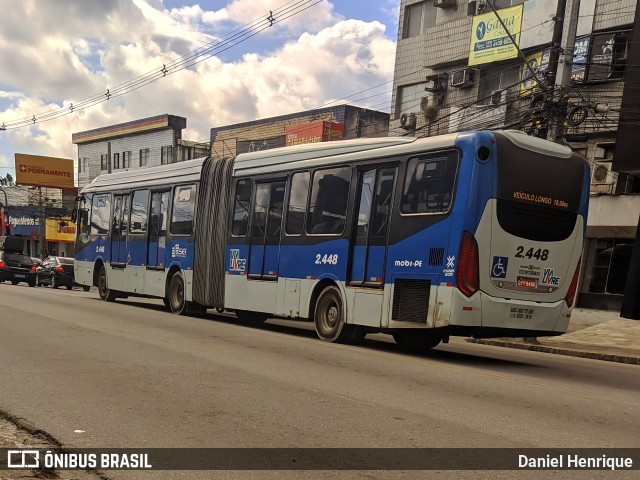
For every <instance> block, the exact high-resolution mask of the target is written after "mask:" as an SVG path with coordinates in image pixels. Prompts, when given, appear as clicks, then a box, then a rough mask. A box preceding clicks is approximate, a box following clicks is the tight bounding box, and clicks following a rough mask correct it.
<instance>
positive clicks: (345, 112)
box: [210, 105, 389, 157]
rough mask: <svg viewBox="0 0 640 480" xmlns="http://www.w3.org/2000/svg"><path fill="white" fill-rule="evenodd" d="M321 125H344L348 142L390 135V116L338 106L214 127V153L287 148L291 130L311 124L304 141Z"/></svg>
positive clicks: (228, 153) (299, 133)
mask: <svg viewBox="0 0 640 480" xmlns="http://www.w3.org/2000/svg"><path fill="white" fill-rule="evenodd" d="M317 122H330V123H334V124H339V125H341V126H342V127H340V128H341V130H342V138H344V139H349V138H358V137H385V136H387V134H388V131H389V114H388V113H384V112H379V111H377V110H369V109H366V108H359V107H355V106H353V105H337V106H335V107H325V108H319V109H316V110H308V111H305V112H298V113H292V114H289V115H280V116H277V117H269V118H264V119H261V120H252V121H250V122H243V123H236V124H234V125H226V126H223V127H214V128H212V129H211V138H210V140H211V152H212V155H214V156H218V157H227V156H235V155H237V154H239V153H243V152H249V151H255V150H261V149H265V148H275V147H284V146H285V145H288V144H290V143H289V141H288V140H287V138H286V134H287V129H288V128H291V127H294V126H298V125H302V124H308V125H309V128H308V129H303V131H300V130H298V132H297V135H298V136H299V137H300V138H301V137H302V136H303V135H310V134H312V133H313V132H314V128H315V127H316V126H317ZM314 135H315V133H314ZM307 138H308V137H307ZM290 140H291V139H290ZM316 140H317V138H316Z"/></svg>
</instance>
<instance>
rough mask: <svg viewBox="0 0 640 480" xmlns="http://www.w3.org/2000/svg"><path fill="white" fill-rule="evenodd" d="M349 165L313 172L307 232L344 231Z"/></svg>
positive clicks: (349, 177) (329, 233)
mask: <svg viewBox="0 0 640 480" xmlns="http://www.w3.org/2000/svg"><path fill="white" fill-rule="evenodd" d="M350 183H351V167H340V168H330V169H326V170H316V171H315V172H313V184H312V187H311V201H310V202H309V214H308V216H307V232H308V233H309V234H311V235H341V234H342V232H344V226H345V220H346V214H347V201H348V199H349V186H350Z"/></svg>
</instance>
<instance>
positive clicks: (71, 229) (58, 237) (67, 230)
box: [46, 217, 76, 243]
mask: <svg viewBox="0 0 640 480" xmlns="http://www.w3.org/2000/svg"><path fill="white" fill-rule="evenodd" d="M46 236H47V241H48V242H69V243H71V242H74V241H75V239H76V224H75V223H73V222H72V221H71V217H62V218H47V228H46Z"/></svg>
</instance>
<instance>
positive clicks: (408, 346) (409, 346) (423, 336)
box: [393, 330, 442, 353]
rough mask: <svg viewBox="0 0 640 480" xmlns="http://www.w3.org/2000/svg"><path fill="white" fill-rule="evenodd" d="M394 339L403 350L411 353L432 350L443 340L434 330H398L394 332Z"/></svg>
mask: <svg viewBox="0 0 640 480" xmlns="http://www.w3.org/2000/svg"><path fill="white" fill-rule="evenodd" d="M393 339H394V340H395V341H396V343H397V344H398V346H399V347H400V349H401V350H404V351H405V352H410V353H421V352H426V351H427V350H431V349H432V348H434V347H437V346H438V344H439V343H440V341H441V340H442V339H441V338H440V336H438V335H435V334H434V333H433V332H427V331H422V330H419V331H416V330H404V331H398V332H395V333H394V334H393Z"/></svg>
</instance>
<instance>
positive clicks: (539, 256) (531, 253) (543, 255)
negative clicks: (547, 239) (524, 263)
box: [516, 246, 549, 262]
mask: <svg viewBox="0 0 640 480" xmlns="http://www.w3.org/2000/svg"><path fill="white" fill-rule="evenodd" d="M516 257H517V258H535V259H536V260H542V261H543V262H544V261H545V260H546V259H547V258H549V250H547V249H546V248H545V249H544V250H542V249H540V248H539V249H537V250H534V249H533V248H530V249H529V250H527V251H526V252H525V251H524V247H522V246H518V250H517V251H516Z"/></svg>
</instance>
